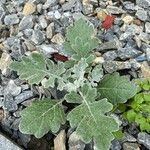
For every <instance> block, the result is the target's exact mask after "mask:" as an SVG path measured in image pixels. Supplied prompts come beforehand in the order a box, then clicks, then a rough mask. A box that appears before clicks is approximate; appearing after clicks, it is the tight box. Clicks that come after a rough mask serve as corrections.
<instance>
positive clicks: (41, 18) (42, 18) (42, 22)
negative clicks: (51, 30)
mask: <svg viewBox="0 0 150 150" xmlns="http://www.w3.org/2000/svg"><path fill="white" fill-rule="evenodd" d="M39 23H40V25H41V27H42V28H43V29H45V28H46V27H47V20H46V19H45V16H44V15H41V16H40V17H39Z"/></svg>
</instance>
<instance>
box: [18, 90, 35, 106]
mask: <svg viewBox="0 0 150 150" xmlns="http://www.w3.org/2000/svg"><path fill="white" fill-rule="evenodd" d="M32 97H33V92H32V91H23V92H22V93H21V94H19V95H18V96H16V97H15V103H17V104H20V103H22V102H24V101H26V100H28V99H30V98H32Z"/></svg>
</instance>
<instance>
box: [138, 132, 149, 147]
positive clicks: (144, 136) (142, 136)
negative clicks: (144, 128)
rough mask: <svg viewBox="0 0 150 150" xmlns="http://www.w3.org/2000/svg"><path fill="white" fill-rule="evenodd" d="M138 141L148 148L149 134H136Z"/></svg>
mask: <svg viewBox="0 0 150 150" xmlns="http://www.w3.org/2000/svg"><path fill="white" fill-rule="evenodd" d="M137 140H138V143H140V144H143V145H144V146H145V147H146V148H147V149H150V135H149V134H147V133H144V132H141V133H139V134H138V138H137Z"/></svg>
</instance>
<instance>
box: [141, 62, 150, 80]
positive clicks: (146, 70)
mask: <svg viewBox="0 0 150 150" xmlns="http://www.w3.org/2000/svg"><path fill="white" fill-rule="evenodd" d="M141 72H142V77H144V78H149V77H150V67H149V65H148V63H147V62H143V63H142V65H141Z"/></svg>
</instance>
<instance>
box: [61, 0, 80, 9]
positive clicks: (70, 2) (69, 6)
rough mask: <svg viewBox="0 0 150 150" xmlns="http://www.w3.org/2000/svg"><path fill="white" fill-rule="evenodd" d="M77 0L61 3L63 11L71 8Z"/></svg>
mask: <svg viewBox="0 0 150 150" xmlns="http://www.w3.org/2000/svg"><path fill="white" fill-rule="evenodd" d="M76 1H77V0H70V1H68V2H66V3H64V4H63V5H62V9H63V11H68V10H71V9H72V7H74V4H75V2H76Z"/></svg>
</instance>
